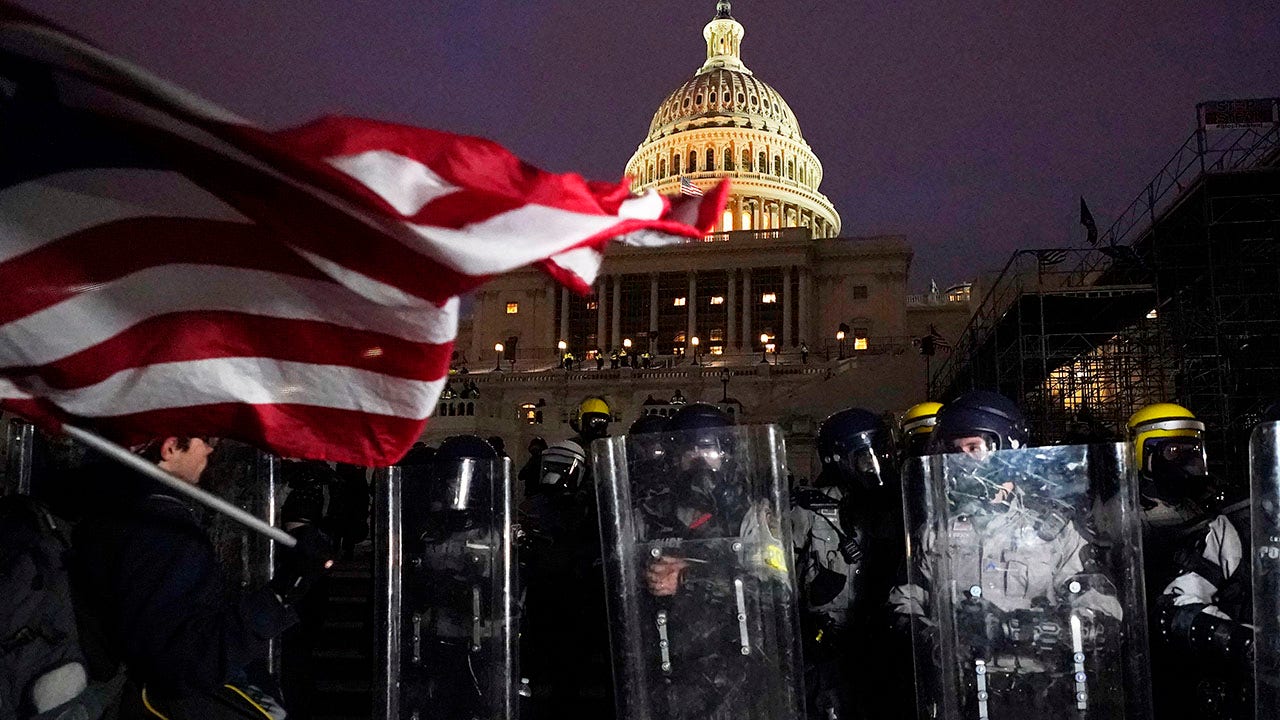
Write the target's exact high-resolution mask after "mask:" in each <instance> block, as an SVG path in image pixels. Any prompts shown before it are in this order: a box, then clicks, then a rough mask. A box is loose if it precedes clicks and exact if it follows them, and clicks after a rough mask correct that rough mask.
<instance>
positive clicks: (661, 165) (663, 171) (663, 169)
mask: <svg viewBox="0 0 1280 720" xmlns="http://www.w3.org/2000/svg"><path fill="white" fill-rule="evenodd" d="M666 176H667V159H666V158H661V159H660V160H658V177H660V178H664V177H666Z"/></svg>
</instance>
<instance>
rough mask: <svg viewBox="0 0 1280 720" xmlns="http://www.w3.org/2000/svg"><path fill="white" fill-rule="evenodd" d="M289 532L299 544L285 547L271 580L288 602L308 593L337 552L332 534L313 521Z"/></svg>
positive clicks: (290, 602) (278, 593)
mask: <svg viewBox="0 0 1280 720" xmlns="http://www.w3.org/2000/svg"><path fill="white" fill-rule="evenodd" d="M289 534H290V535H292V536H294V537H295V538H297V539H298V544H297V545H295V546H293V547H291V548H282V552H281V558H280V562H279V563H278V565H277V567H276V574H275V577H273V578H271V582H270V583H268V586H269V587H270V588H271V589H272V591H274V592H275V594H276V596H277V597H279V598H280V601H281V602H283V603H284V604H285V605H291V604H293V603H295V602H297V601H298V599H299V598H301V597H302V596H303V595H306V594H307V591H308V590H310V589H311V586H312V585H314V584H315V582H316V580H318V579H320V576H321V575H323V574H324V573H325V572H326V571H328V570H329V568H331V567H333V559H334V555H335V553H334V549H333V542H332V541H331V540H329V536H328V535H325V534H324V533H323V532H321V531H320V529H319V528H317V527H315V526H314V525H302V526H300V527H297V528H295V529H293V530H290V531H289Z"/></svg>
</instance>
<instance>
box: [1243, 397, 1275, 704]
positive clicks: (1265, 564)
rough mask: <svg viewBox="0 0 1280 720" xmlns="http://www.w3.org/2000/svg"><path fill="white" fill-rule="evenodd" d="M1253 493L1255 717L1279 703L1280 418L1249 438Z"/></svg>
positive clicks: (1250, 473)
mask: <svg viewBox="0 0 1280 720" xmlns="http://www.w3.org/2000/svg"><path fill="white" fill-rule="evenodd" d="M1249 475H1250V480H1251V482H1252V488H1251V489H1252V491H1253V497H1252V499H1251V504H1252V510H1251V512H1250V520H1251V526H1252V532H1253V548H1254V552H1253V568H1252V570H1253V633H1254V681H1255V685H1254V707H1255V708H1256V709H1255V717H1259V718H1264V717H1270V716H1272V715H1273V714H1274V713H1275V711H1276V708H1277V707H1280V423H1274V422H1271V423H1262V424H1259V425H1258V426H1257V427H1255V428H1254V429H1253V436H1252V437H1251V438H1250V440H1249Z"/></svg>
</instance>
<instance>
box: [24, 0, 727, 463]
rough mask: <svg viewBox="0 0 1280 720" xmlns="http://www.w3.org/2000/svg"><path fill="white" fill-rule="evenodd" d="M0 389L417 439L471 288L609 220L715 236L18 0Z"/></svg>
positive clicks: (697, 204)
mask: <svg viewBox="0 0 1280 720" xmlns="http://www.w3.org/2000/svg"><path fill="white" fill-rule="evenodd" d="M0 157H3V158H4V162H3V163H0V287H3V288H4V291H3V293H0V407H3V408H4V409H6V410H10V411H13V412H17V413H19V414H22V415H25V416H27V417H30V418H33V419H36V420H38V421H41V422H43V423H44V424H46V425H47V426H56V425H57V424H58V423H59V422H68V423H70V422H74V423H75V424H77V425H80V426H82V427H86V428H88V429H91V430H96V431H98V432H101V433H103V434H105V435H107V436H108V437H111V438H112V439H114V440H117V441H119V442H122V443H126V444H129V443H134V442H138V441H142V440H145V439H148V438H150V437H154V436H156V435H215V436H221V437H230V438H236V439H240V440H244V441H247V442H250V443H254V444H256V445H259V446H261V447H264V448H266V449H268V450H271V451H273V452H276V453H278V454H281V455H284V456H286V457H305V458H315V459H327V460H338V461H342V462H349V463H355V464H361V465H385V464H389V463H392V462H395V461H397V460H398V459H399V458H400V457H401V456H402V455H403V454H404V452H405V451H406V450H407V449H408V448H409V447H410V446H411V445H412V443H413V442H414V441H415V440H416V439H417V438H418V436H419V434H420V433H421V430H422V427H423V424H424V422H425V421H426V418H427V416H428V415H430V414H431V412H432V410H433V409H434V408H435V407H436V402H437V399H438V396H439V393H440V390H441V388H442V386H443V385H444V384H445V381H446V379H447V373H448V367H449V359H450V354H451V350H452V345H453V342H454V339H455V337H456V335H457V325H458V309H459V301H458V296H459V294H460V293H463V292H466V291H467V290H469V289H471V288H474V287H476V286H477V285H479V284H481V283H483V282H484V281H485V280H486V279H488V278H490V277H492V276H494V275H497V274H501V273H504V272H508V271H511V270H514V269H516V268H520V267H522V266H526V265H529V264H537V265H539V266H540V267H542V268H543V269H544V270H546V271H547V272H548V273H550V274H551V275H552V276H554V277H555V278H556V279H557V280H559V281H560V282H562V283H565V284H567V285H569V286H571V287H573V288H574V289H576V290H579V291H586V290H587V289H588V288H589V287H590V285H591V283H592V282H593V281H594V279H595V276H596V273H597V272H598V270H599V266H600V261H601V252H602V249H603V247H604V245H606V244H607V243H608V242H610V241H611V240H615V239H622V240H624V241H630V242H635V243H641V244H654V243H666V242H674V241H679V240H682V239H684V238H700V237H702V235H704V234H705V232H707V231H708V230H709V229H710V228H711V226H712V224H713V223H714V221H715V219H716V218H718V217H719V214H720V212H721V211H722V208H723V205H724V201H725V198H726V196H727V191H728V186H727V183H725V184H722V185H721V186H719V187H717V188H716V190H715V191H714V192H711V193H708V196H707V197H706V198H701V199H698V200H693V199H687V198H675V199H668V198H664V197H662V196H660V195H657V194H656V193H649V194H647V195H643V196H638V197H637V196H632V195H630V193H629V192H628V189H627V186H626V184H625V183H618V184H606V183H595V182H588V181H585V180H583V179H582V178H580V177H579V176H577V175H553V174H549V173H546V172H543V171H541V170H538V169H537V168H534V167H531V166H529V165H527V164H525V163H523V162H521V161H520V160H519V159H518V158H516V157H514V156H513V155H511V154H510V153H508V152H507V151H506V150H504V149H503V148H501V147H499V146H498V145H496V144H494V143H491V142H488V141H485V140H481V139H477V138H471V137H463V136H458V135H452V134H449V133H444V132H437V131H431V130H423V129H418V128H412V127H405V126H401V125H392V124H388V123H381V122H375V121H370V120H361V119H355V118H345V117H332V118H325V119H322V120H319V121H317V122H314V123H311V124H309V125H306V126H303V127H300V128H296V129H293V130H288V131H284V132H267V131H264V130H261V129H259V128H257V127H255V126H253V125H252V124H251V123H249V122H247V121H245V120H243V119H241V118H239V117H236V116H234V115H232V114H230V113H228V112H226V111H224V110H222V109H220V108H218V107H215V106H213V105H211V104H209V103H208V102H206V101H204V100H202V99H200V98H198V97H195V96H193V95H190V94H188V93H187V92H185V91H183V90H181V89H179V88H177V87H174V86H172V85H170V84H169V83H167V82H165V81H163V80H161V79H158V78H156V77H154V76H151V75H149V74H148V73H146V72H145V71H143V70H141V69H139V68H137V67H135V66H133V65H131V64H129V63H127V62H124V61H122V60H120V59H118V58H115V57H112V56H110V55H108V54H106V53H104V52H102V51H101V50H98V49H97V48H95V47H93V46H91V45H89V44H86V43H85V42H83V41H81V40H78V39H76V38H74V37H72V36H70V35H68V34H65V33H63V32H61V31H59V30H57V29H56V28H53V27H51V26H49V25H48V24H45V23H43V22H42V21H40V20H39V19H37V18H33V17H32V16H30V15H28V14H26V13H24V12H23V11H21V10H17V9H13V8H11V7H8V6H4V5H0Z"/></svg>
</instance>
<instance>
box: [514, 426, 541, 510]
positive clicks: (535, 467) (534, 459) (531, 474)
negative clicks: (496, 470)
mask: <svg viewBox="0 0 1280 720" xmlns="http://www.w3.org/2000/svg"><path fill="white" fill-rule="evenodd" d="M546 449H547V441H546V440H543V439H542V438H541V437H535V438H534V439H532V440H530V441H529V459H528V460H527V461H526V462H525V464H524V467H521V468H520V472H519V473H517V474H516V479H517V480H519V481H520V492H521V493H523V495H524V496H525V497H529V496H530V495H532V494H533V491H534V490H535V489H536V488H537V485H538V478H539V477H540V472H541V468H542V451H543V450H546Z"/></svg>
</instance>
